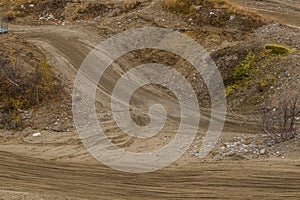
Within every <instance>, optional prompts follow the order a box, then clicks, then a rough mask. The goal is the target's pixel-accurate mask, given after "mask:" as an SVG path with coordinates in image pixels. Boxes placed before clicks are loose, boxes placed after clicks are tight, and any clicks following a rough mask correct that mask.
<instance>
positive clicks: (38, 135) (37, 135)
mask: <svg viewBox="0 0 300 200" xmlns="http://www.w3.org/2000/svg"><path fill="white" fill-rule="evenodd" d="M32 137H41V133H34V134H33V135H32Z"/></svg>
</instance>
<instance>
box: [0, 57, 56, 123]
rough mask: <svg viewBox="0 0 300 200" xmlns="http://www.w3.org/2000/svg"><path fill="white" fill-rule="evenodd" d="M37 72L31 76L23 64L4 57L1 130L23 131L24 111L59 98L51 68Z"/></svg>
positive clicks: (0, 82)
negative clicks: (21, 128) (14, 129)
mask: <svg viewBox="0 0 300 200" xmlns="http://www.w3.org/2000/svg"><path fill="white" fill-rule="evenodd" d="M33 69H34V71H33V72H32V73H28V71H26V70H24V66H23V65H22V64H20V63H16V62H11V61H9V60H8V59H5V58H3V57H0V96H1V100H0V117H1V118H0V128H1V127H2V128H20V127H21V126H22V125H23V122H22V119H21V117H20V114H21V113H22V111H24V110H28V109H32V108H33V107H34V106H39V104H40V103H41V102H43V101H46V100H48V99H51V98H55V97H57V96H59V94H60V92H61V90H60V89H61V88H60V85H59V82H58V80H57V79H56V78H55V76H54V74H53V73H52V71H51V70H50V67H49V66H48V64H47V63H46V62H43V63H41V64H40V66H38V67H36V68H33Z"/></svg>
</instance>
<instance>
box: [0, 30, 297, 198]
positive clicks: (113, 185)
mask: <svg viewBox="0 0 300 200" xmlns="http://www.w3.org/2000/svg"><path fill="white" fill-rule="evenodd" d="M14 31H15V32H16V33H18V34H21V35H22V36H23V37H25V38H27V39H28V40H29V41H32V42H33V43H34V44H36V45H37V46H39V47H41V48H42V49H43V50H45V51H46V52H47V54H48V56H49V58H50V60H51V62H52V65H53V66H54V67H55V69H56V70H57V72H58V73H59V74H62V75H63V76H64V77H65V78H66V83H67V84H68V85H69V86H70V87H71V86H72V83H73V82H72V80H74V77H75V75H76V72H77V69H78V67H79V66H80V64H81V62H82V61H83V59H84V58H85V56H86V54H87V53H88V52H89V51H90V50H91V49H92V47H93V46H94V45H95V44H97V42H98V41H99V40H102V39H103V38H98V37H97V36H96V35H89V34H88V33H86V32H81V31H80V30H77V29H76V28H75V29H69V28H54V27H46V28H45V27H42V28H34V27H33V28H28V27H27V28H26V31H25V29H24V28H22V27H14ZM87 38H88V39H87ZM77 145H79V146H80V145H81V144H77ZM49 148H51V146H50V147H49ZM68 150H70V149H68ZM68 150H66V151H68ZM45 151H47V150H45ZM74 151H76V149H75V150H74ZM85 157H89V159H87V160H82V161H80V159H79V160H77V161H76V162H72V163H71V162H70V163H69V162H68V161H67V160H62V161H55V160H50V159H47V158H44V159H39V158H36V157H33V156H28V155H27V156H25V155H23V154H22V153H11V152H10V149H9V148H8V149H7V150H5V151H0V159H1V160H0V172H1V174H0V199H1V198H2V199H137V200H138V199H286V198H289V199H299V197H300V164H299V157H295V158H294V159H282V158H278V159H258V160H246V161H222V162H202V161H199V160H197V159H193V160H189V162H185V160H184V159H185V158H181V159H179V160H178V161H177V162H176V163H174V164H173V165H171V166H169V167H167V168H165V169H162V170H159V171H157V172H153V173H146V174H127V173H122V172H118V171H115V170H112V169H110V168H108V167H105V166H103V165H102V164H100V163H98V162H96V161H95V160H93V159H92V158H90V156H89V155H88V154H85Z"/></svg>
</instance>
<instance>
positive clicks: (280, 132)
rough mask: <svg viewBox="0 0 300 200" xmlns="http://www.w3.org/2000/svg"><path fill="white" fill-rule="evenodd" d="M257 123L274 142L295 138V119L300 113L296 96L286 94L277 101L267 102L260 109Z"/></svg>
mask: <svg viewBox="0 0 300 200" xmlns="http://www.w3.org/2000/svg"><path fill="white" fill-rule="evenodd" d="M259 112H260V119H259V120H257V124H258V125H259V127H260V129H261V130H262V131H263V132H264V133H266V134H267V135H269V136H270V137H271V138H272V140H273V141H274V142H275V143H280V142H285V141H288V140H290V139H293V138H295V136H296V134H297V129H296V120H297V119H298V118H299V115H300V104H299V99H298V96H294V97H288V96H286V97H285V98H283V99H282V100H280V101H278V102H277V103H269V104H268V105H265V106H263V107H262V108H261V109H260V111H259Z"/></svg>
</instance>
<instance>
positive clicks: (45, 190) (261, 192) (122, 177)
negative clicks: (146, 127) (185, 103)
mask: <svg viewBox="0 0 300 200" xmlns="http://www.w3.org/2000/svg"><path fill="white" fill-rule="evenodd" d="M0 156H1V164H0V172H1V175H0V183H1V184H0V186H1V190H0V194H1V198H2V199H10V198H8V196H6V195H9V194H11V193H8V192H6V191H16V192H26V193H23V195H24V196H25V195H27V198H24V199H75V198H78V199H80V198H81V199H299V195H300V166H299V162H297V161H283V160H262V161H260V160H258V161H236V162H217V163H199V162H194V163H188V164H187V165H185V166H177V167H176V166H171V167H168V168H166V169H164V170H160V171H158V172H154V173H147V174H139V175H134V174H127V173H121V172H118V171H114V170H112V169H109V168H107V167H104V166H102V165H90V164H88V163H86V164H62V163H55V162H49V161H45V160H41V159H34V158H31V157H23V156H18V155H15V154H12V153H7V152H0ZM18 194H19V193H15V195H18ZM37 194H38V195H39V196H35V197H37V198H32V197H34V195H37ZM19 195H20V194H19ZM15 197H16V196H15ZM19 197H20V196H19ZM12 199H23V198H18V197H16V198H12Z"/></svg>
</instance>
